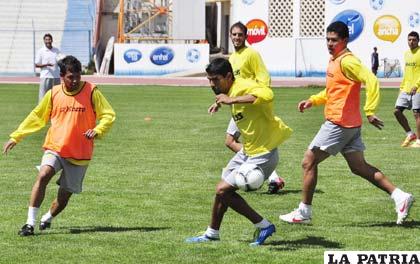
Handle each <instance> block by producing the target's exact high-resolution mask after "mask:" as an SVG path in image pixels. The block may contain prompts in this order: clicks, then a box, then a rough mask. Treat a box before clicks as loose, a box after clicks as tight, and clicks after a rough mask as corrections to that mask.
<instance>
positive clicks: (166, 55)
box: [150, 47, 175, 66]
mask: <svg viewBox="0 0 420 264" xmlns="http://www.w3.org/2000/svg"><path fill="white" fill-rule="evenodd" d="M174 56H175V53H174V51H173V50H172V49H171V48H168V47H159V48H156V49H154V50H153V51H152V53H151V54H150V61H151V62H152V63H153V64H155V65H159V66H160V65H165V64H168V63H170V62H171V61H172V59H173V58H174Z"/></svg>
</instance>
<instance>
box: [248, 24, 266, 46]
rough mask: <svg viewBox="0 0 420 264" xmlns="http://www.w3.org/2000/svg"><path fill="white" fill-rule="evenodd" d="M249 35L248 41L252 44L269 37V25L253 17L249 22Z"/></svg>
mask: <svg viewBox="0 0 420 264" xmlns="http://www.w3.org/2000/svg"><path fill="white" fill-rule="evenodd" d="M246 27H247V29H248V37H247V39H246V40H247V41H248V43H249V44H250V45H252V44H253V43H257V42H261V41H263V40H264V39H265V37H267V34H268V27H267V24H266V23H265V22H264V21H263V20H261V19H252V20H250V21H249V22H248V23H247V24H246Z"/></svg>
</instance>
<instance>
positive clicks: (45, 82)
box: [35, 33, 60, 103]
mask: <svg viewBox="0 0 420 264" xmlns="http://www.w3.org/2000/svg"><path fill="white" fill-rule="evenodd" d="M52 42H53V37H52V36H51V34H49V33H47V34H45V35H44V44H45V47H42V48H41V49H39V50H38V52H37V54H36V57H35V67H37V68H41V73H40V76H39V77H40V82H39V94H38V103H39V102H41V100H42V98H44V96H45V93H46V92H47V91H48V90H50V89H51V88H52V87H53V86H54V85H58V84H60V69H59V68H58V65H57V56H58V54H59V53H60V50H59V49H57V48H56V47H53V46H52Z"/></svg>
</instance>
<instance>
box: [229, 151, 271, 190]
mask: <svg viewBox="0 0 420 264" xmlns="http://www.w3.org/2000/svg"><path fill="white" fill-rule="evenodd" d="M244 163H251V164H257V165H258V166H259V167H260V168H261V169H262V171H263V172H264V179H267V178H268V177H269V176H270V175H271V173H272V172H273V171H274V170H275V169H276V167H277V164H278V163H279V153H278V151H277V148H275V149H273V150H271V151H270V152H268V153H265V154H262V155H259V156H252V157H249V156H247V155H245V153H244V152H243V149H241V150H240V151H239V152H238V153H236V154H235V156H233V158H232V159H231V160H230V161H229V163H228V164H227V166H226V168H224V169H223V172H222V179H223V180H224V181H225V182H227V183H229V184H230V185H232V186H234V187H236V184H235V174H236V173H237V170H238V169H239V167H240V166H241V165H242V164H244Z"/></svg>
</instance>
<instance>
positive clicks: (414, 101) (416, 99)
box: [395, 92, 420, 110]
mask: <svg viewBox="0 0 420 264" xmlns="http://www.w3.org/2000/svg"><path fill="white" fill-rule="evenodd" d="M395 107H404V108H406V109H409V110H410V109H413V110H417V109H420V93H416V94H414V95H411V94H408V93H406V92H401V93H400V94H399V95H398V98H397V102H396V103H395Z"/></svg>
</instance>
